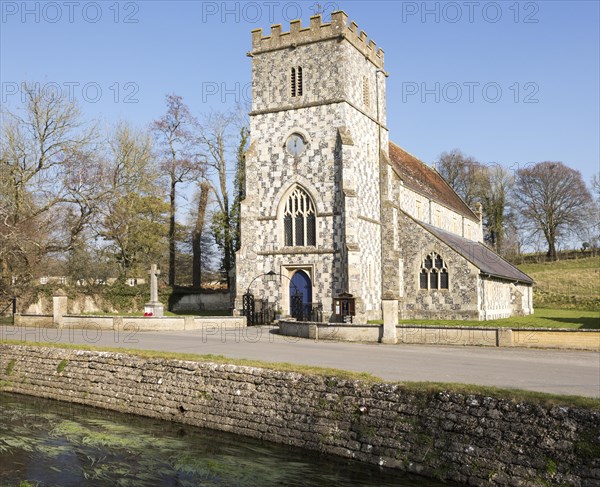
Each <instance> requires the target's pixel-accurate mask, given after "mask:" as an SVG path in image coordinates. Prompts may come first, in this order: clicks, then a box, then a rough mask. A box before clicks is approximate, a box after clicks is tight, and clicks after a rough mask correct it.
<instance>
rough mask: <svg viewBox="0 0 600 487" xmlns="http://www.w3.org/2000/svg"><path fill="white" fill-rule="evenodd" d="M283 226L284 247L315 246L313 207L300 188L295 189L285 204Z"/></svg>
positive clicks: (315, 222)
mask: <svg viewBox="0 0 600 487" xmlns="http://www.w3.org/2000/svg"><path fill="white" fill-rule="evenodd" d="M283 226H284V233H285V245H286V246H288V247H304V246H315V245H316V244H317V232H316V227H317V221H316V212H315V205H314V203H313V201H312V199H311V197H310V196H309V195H308V193H307V192H306V191H304V190H303V189H302V188H299V187H296V188H295V189H294V191H292V193H291V194H290V195H289V197H288V199H287V201H286V202H285V209H284V211H283Z"/></svg>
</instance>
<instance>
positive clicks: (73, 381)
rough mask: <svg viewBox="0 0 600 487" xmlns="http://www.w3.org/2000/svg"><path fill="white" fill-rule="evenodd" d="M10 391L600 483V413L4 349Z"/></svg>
mask: <svg viewBox="0 0 600 487" xmlns="http://www.w3.org/2000/svg"><path fill="white" fill-rule="evenodd" d="M0 390H3V391H7V392H13V393H19V394H29V395H33V396H38V397H45V398H51V399H59V400H64V401H70V402H74V403H80V404H87V405H91V406H97V407H102V408H105V409H112V410H116V411H120V412H125V413H133V414H139V415H143V416H149V417H154V418H161V419H166V420H170V421H178V422H182V423H187V424H193V425H196V426H200V427H206V428H211V429H216V430H222V431H229V432H232V433H236V434H240V435H245V436H250V437H254V438H259V439H263V440H268V441H273V442H277V443H283V444H287V445H294V446H298V447H302V448H307V449H310V450H316V451H320V452H323V453H326V454H333V455H339V456H342V457H346V458H354V459H357V460H360V461H363V462H368V463H371V464H376V465H382V466H385V467H389V468H395V469H401V470H405V471H409V472H413V473H417V474H421V475H425V476H430V477H436V478H439V479H442V480H453V481H457V482H461V483H465V484H468V485H473V486H487V485H503V486H508V485H510V486H514V485H521V486H525V485H531V486H533V485H547V486H548V485H570V486H581V487H586V486H589V487H591V486H593V485H594V486H595V485H598V484H599V483H600V455H599V454H598V453H599V452H600V411H593V410H588V409H582V408H572V407H556V406H555V407H546V406H541V405H535V404H531V403H524V402H514V401H510V400H506V399H497V398H493V397H487V396H481V395H464V394H458V393H452V392H426V391H422V392H415V391H409V390H408V389H406V388H403V387H402V386H400V385H393V384H386V383H375V384H370V383H367V382H363V381H356V380H344V379H341V378H336V377H333V376H331V377H325V376H316V375H304V374H300V373H295V372H281V371H275V370H269V369H261V368H255V367H247V366H237V365H223V364H214V363H202V362H190V361H181V360H165V359H152V358H141V357H136V356H133V355H127V354H119V353H109V352H91V351H77V350H63V349H54V348H44V347H27V346H9V345H0Z"/></svg>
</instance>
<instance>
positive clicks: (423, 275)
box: [419, 252, 448, 289]
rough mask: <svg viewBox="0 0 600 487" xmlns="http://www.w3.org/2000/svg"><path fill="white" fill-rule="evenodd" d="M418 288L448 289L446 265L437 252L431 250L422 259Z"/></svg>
mask: <svg viewBox="0 0 600 487" xmlns="http://www.w3.org/2000/svg"><path fill="white" fill-rule="evenodd" d="M419 288H421V289H448V267H447V266H446V263H445V262H444V259H442V257H441V256H440V255H439V254H437V253H435V252H432V253H431V254H429V255H428V256H427V257H425V259H423V264H422V265H421V272H420V273H419Z"/></svg>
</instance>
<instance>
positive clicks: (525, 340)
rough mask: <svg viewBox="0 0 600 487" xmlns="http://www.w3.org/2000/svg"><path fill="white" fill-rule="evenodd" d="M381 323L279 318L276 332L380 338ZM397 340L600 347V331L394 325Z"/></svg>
mask: <svg viewBox="0 0 600 487" xmlns="http://www.w3.org/2000/svg"><path fill="white" fill-rule="evenodd" d="M383 329H384V325H342V324H335V323H310V322H300V321H285V320H280V321H279V332H280V334H282V335H286V336H297V337H300V338H310V339H313V340H339V341H349V342H380V341H381V340H382V337H383ZM396 336H397V342H398V343H407V344H413V345H419V344H427V345H463V346H464V345H474V346H484V347H486V346H487V347H529V348H564V349H577V350H594V351H600V331H598V330H570V329H554V328H512V329H511V328H489V327H472V326H463V327H459V326H454V327H446V326H439V327H436V326H418V325H398V326H396Z"/></svg>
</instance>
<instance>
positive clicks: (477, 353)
mask: <svg viewBox="0 0 600 487" xmlns="http://www.w3.org/2000/svg"><path fill="white" fill-rule="evenodd" d="M5 340H25V341H28V342H55V343H70V344H89V345H94V346H105V347H119V348H132V349H145V350H161V351H170V352H182V353H196V354H216V355H224V356H226V357H231V358H246V359H253V360H263V361H267V362H290V363H294V364H302V365H315V366H322V367H334V368H338V369H345V370H351V371H356V372H370V373H372V374H373V375H376V376H378V377H381V378H383V379H385V380H390V381H435V382H460V383H469V384H479V385H488V386H497V387H512V388H518V389H527V390H532V391H540V392H550V393H557V394H574V395H580V396H588V397H600V353H598V352H583V351H567V350H534V349H523V348H487V347H486V348H484V347H446V346H431V345H381V344H362V343H346V342H327V341H318V342H315V341H313V340H304V339H300V338H293V337H283V336H279V335H276V334H273V333H272V330H271V329H270V328H269V327H251V328H247V329H242V330H241V331H239V330H225V329H209V330H197V331H186V332H122V333H118V332H113V331H112V330H95V329H83V330H82V329H72V328H70V329H67V328H65V329H62V330H57V329H47V328H24V327H4V326H3V327H0V342H3V341H5Z"/></svg>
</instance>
